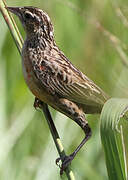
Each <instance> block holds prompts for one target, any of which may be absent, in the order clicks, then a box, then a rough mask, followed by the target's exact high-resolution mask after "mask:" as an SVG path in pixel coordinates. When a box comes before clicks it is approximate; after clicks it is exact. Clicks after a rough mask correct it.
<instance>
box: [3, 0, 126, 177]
mask: <svg viewBox="0 0 128 180" xmlns="http://www.w3.org/2000/svg"><path fill="white" fill-rule="evenodd" d="M66 2H68V0H67V1H61V0H52V1H50V0H48V1H45V0H37V1H33V0H28V1H24V0H23V1H21V2H19V1H11V0H8V1H7V4H8V5H9V6H25V5H32V6H37V7H40V8H42V9H44V10H45V11H47V12H48V14H49V15H50V17H51V19H52V21H53V24H54V26H55V38H56V41H57V44H58V45H59V47H60V48H61V49H62V50H63V51H64V53H65V54H66V55H67V56H68V57H69V59H70V60H71V62H72V63H73V64H75V65H76V66H77V67H78V68H79V69H81V70H82V71H83V72H84V73H85V74H86V75H88V77H90V78H91V79H92V80H93V81H94V82H96V83H97V85H99V86H100V87H101V88H102V89H103V90H104V91H106V92H107V93H108V94H109V95H110V96H114V97H124V98H127V96H128V81H127V77H128V70H127V68H126V66H124V65H123V63H122V58H121V56H120V54H119V52H118V51H117V50H116V48H115V45H114V44H113V43H112V42H111V41H110V40H109V38H108V37H107V36H104V33H103V31H100V30H99V29H97V28H96V26H95V23H92V22H93V20H95V18H97V19H98V20H99V21H100V22H101V23H102V25H103V26H104V28H105V29H107V30H108V31H110V32H111V33H112V34H114V35H116V37H118V38H119V39H120V40H121V44H120V47H122V44H124V43H125V45H126V48H124V52H125V54H126V50H127V47H128V44H127V42H128V29H127V26H126V24H125V23H124V22H123V20H122V19H121V18H120V16H117V13H116V6H118V7H121V10H122V12H123V14H124V16H125V17H126V19H128V11H127V8H126V7H128V1H127V0H120V1H112V2H111V1H95V0H92V1H90V0H87V1H80V0H75V1H70V3H66ZM71 2H72V3H73V4H71ZM113 2H115V4H112V3H113ZM117 2H118V3H117ZM115 5H116V6H115ZM15 19H16V22H17V23H18V27H19V29H20V30H21V33H22V34H23V35H24V32H23V29H22V26H21V25H20V23H19V21H18V19H17V18H15ZM123 47H124V46H123ZM126 56H127V54H126ZM33 101H34V97H33V95H32V94H31V93H30V92H29V90H28V89H27V87H26V85H25V83H24V79H23V76H22V70H21V59H20V55H19V54H18V51H17V49H16V47H15V44H14V42H13V40H12V37H11V35H10V33H9V32H8V28H7V26H6V24H5V22H4V20H3V18H2V15H1V14H0V147H1V148H0V177H1V179H2V180H6V179H9V180H22V179H24V180H42V179H45V180H48V179H56V180H59V179H60V176H59V169H58V168H57V167H56V165H55V159H56V158H57V157H58V154H57V151H56V149H55V145H54V143H53V140H52V138H51V136H50V134H49V129H48V125H47V123H46V120H45V119H44V116H43V115H42V113H40V112H36V111H35V110H34V109H33V107H32V104H33ZM51 111H52V114H53V118H54V120H55V123H56V126H57V129H58V131H59V134H60V136H61V138H62V140H63V144H64V148H65V150H66V151H67V152H68V153H70V152H72V150H74V148H75V147H76V146H77V145H78V144H79V142H80V140H81V138H83V132H82V131H81V130H80V128H79V127H77V126H76V124H75V123H73V122H72V121H71V120H69V118H67V117H65V116H63V115H62V114H60V113H58V112H55V111H54V110H53V109H51ZM87 119H88V121H89V124H90V126H91V127H92V132H93V136H92V138H91V139H90V141H89V142H88V143H87V144H86V145H85V147H84V148H83V149H82V150H81V151H80V153H79V154H78V155H77V157H76V159H75V160H74V161H73V162H72V169H73V170H74V173H75V177H76V179H79V180H84V179H88V180H92V179H94V178H95V180H102V179H104V180H107V179H108V177H107V171H106V167H105V160H104V153H103V149H102V146H101V142H100V134H99V124H100V121H99V116H97V115H89V116H87ZM126 132H127V129H125V130H124V133H125V135H126V136H127V133H126ZM125 143H126V144H128V142H127V140H125ZM126 154H128V151H127V150H126ZM127 160H128V157H127Z"/></svg>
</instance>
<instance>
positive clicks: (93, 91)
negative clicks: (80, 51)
mask: <svg viewBox="0 0 128 180" xmlns="http://www.w3.org/2000/svg"><path fill="white" fill-rule="evenodd" d="M33 67H34V72H35V74H36V76H37V78H38V79H39V80H40V81H41V83H42V84H43V85H44V86H45V87H46V88H47V89H50V90H51V92H52V93H57V94H59V96H60V97H64V98H67V99H69V100H72V101H74V102H77V103H81V104H87V105H103V104H104V102H105V101H106V95H105V94H104V92H103V91H102V90H101V89H100V88H99V87H98V86H97V85H95V84H94V83H93V82H92V81H91V80H90V79H88V78H87V77H86V76H85V75H84V74H83V73H82V72H80V71H79V70H78V69H76V68H75V67H74V66H73V65H72V64H71V63H70V62H69V61H62V60H61V59H57V58H54V57H52V58H51V60H46V59H43V60H42V61H41V62H40V64H38V65H36V66H35V65H33Z"/></svg>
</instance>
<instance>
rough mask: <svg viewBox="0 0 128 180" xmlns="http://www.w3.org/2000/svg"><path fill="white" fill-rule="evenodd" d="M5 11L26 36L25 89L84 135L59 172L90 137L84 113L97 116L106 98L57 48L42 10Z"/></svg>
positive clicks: (48, 22) (15, 9) (24, 50)
mask: <svg viewBox="0 0 128 180" xmlns="http://www.w3.org/2000/svg"><path fill="white" fill-rule="evenodd" d="M8 9H9V10H10V11H11V12H13V13H14V14H16V15H17V16H18V17H19V18H20V20H21V22H22V24H23V26H24V29H25V31H26V34H27V36H26V40H25V42H24V46H23V50H22V65H23V73H24V78H25V81H26V83H27V85H28V87H29V89H30V90H31V91H32V93H33V94H34V95H35V96H36V97H37V98H38V99H39V100H41V101H43V102H45V103H47V104H49V105H51V106H52V107H53V108H55V109H56V110H58V111H60V112H62V113H64V114H65V115H67V116H68V117H70V118H72V119H73V120H74V121H75V122H76V123H77V124H79V125H80V126H81V128H82V129H83V130H84V132H85V134H86V137H85V138H84V140H83V141H82V142H81V144H80V146H78V148H77V149H76V150H75V152H74V153H72V154H71V155H70V156H68V157H65V159H63V163H62V168H61V170H62V171H63V170H65V168H66V167H67V165H68V164H69V163H70V162H71V160H72V159H73V158H74V157H75V155H76V153H77V152H78V151H79V149H80V148H81V147H82V146H83V144H84V143H85V142H86V141H87V140H88V138H89V137H90V135H91V129H90V128H89V126H88V123H87V121H86V120H85V117H84V113H100V112H101V109H102V107H103V105H104V103H105V101H106V100H107V99H108V97H107V96H106V95H105V93H104V92H103V91H102V90H101V89H100V88H99V87H98V86H97V85H95V84H94V82H93V81H91V80H90V79H89V78H88V77H87V76H85V75H84V74H83V73H82V72H80V71H79V70H78V69H77V68H75V67H74V66H73V64H72V63H71V62H70V61H69V59H67V57H66V56H65V55H64V54H63V52H62V51H60V49H59V48H58V47H57V45H56V43H55V40H54V31H53V25H52V23H51V20H50V18H49V16H48V15H47V14H46V13H45V12H44V11H42V10H40V9H38V8H33V7H19V8H12V7H9V8H8ZM83 112H84V113H83Z"/></svg>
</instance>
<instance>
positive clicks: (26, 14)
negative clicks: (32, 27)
mask: <svg viewBox="0 0 128 180" xmlns="http://www.w3.org/2000/svg"><path fill="white" fill-rule="evenodd" d="M24 16H25V18H26V19H32V18H33V16H32V14H30V13H28V12H26V13H25V15H24Z"/></svg>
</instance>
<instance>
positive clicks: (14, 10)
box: [5, 7, 21, 16]
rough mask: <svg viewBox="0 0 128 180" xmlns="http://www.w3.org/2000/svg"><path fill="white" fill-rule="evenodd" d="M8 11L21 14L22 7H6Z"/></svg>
mask: <svg viewBox="0 0 128 180" xmlns="http://www.w3.org/2000/svg"><path fill="white" fill-rule="evenodd" d="M5 8H6V9H7V10H8V11H10V12H12V13H13V14H15V15H17V16H20V12H21V8H19V7H5Z"/></svg>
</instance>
